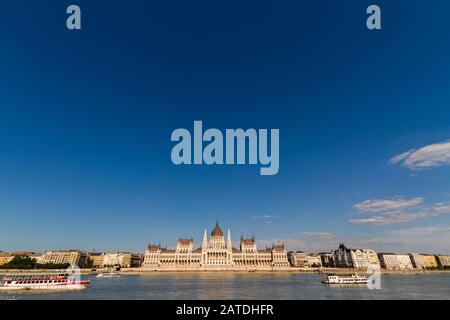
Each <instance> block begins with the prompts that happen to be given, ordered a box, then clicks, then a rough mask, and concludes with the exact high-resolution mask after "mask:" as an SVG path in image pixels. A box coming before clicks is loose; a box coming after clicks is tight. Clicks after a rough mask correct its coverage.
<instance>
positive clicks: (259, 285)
mask: <svg viewBox="0 0 450 320" xmlns="http://www.w3.org/2000/svg"><path fill="white" fill-rule="evenodd" d="M83 278H86V279H88V280H90V281H91V284H90V286H89V288H88V289H86V290H82V291H65V292H45V293H43V292H31V291H27V292H21V293H19V292H17V291H16V292H3V291H0V300H1V299H450V273H442V274H437V273H434V274H382V276H381V289H379V290H369V289H368V288H367V287H366V286H364V285H363V286H352V287H329V286H327V285H324V284H322V283H321V280H322V278H323V275H319V274H298V273H267V274H262V273H261V274H260V273H154V274H145V275H144V274H142V275H122V276H121V277H119V278H96V277H94V276H86V277H83Z"/></svg>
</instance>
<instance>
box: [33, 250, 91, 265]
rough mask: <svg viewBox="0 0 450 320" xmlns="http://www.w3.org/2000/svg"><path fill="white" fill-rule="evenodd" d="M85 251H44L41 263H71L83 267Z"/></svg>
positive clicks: (85, 256)
mask: <svg viewBox="0 0 450 320" xmlns="http://www.w3.org/2000/svg"><path fill="white" fill-rule="evenodd" d="M86 258H87V253H85V252H82V251H78V250H68V251H46V252H45V253H44V254H43V255H42V258H41V263H42V264H46V263H53V264H66V263H68V264H71V265H77V266H79V267H80V268H81V267H83V265H84V262H85V261H86Z"/></svg>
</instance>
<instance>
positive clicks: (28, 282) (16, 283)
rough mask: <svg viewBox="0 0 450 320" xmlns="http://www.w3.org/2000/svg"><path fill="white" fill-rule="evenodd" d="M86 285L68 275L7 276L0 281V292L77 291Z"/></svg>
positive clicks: (84, 282)
mask: <svg viewBox="0 0 450 320" xmlns="http://www.w3.org/2000/svg"><path fill="white" fill-rule="evenodd" d="M88 285H89V281H81V279H80V277H79V276H77V275H70V274H69V273H58V274H23V275H22V274H21V275H7V276H3V278H2V279H1V280H0V290H79V289H85V288H87V286H88Z"/></svg>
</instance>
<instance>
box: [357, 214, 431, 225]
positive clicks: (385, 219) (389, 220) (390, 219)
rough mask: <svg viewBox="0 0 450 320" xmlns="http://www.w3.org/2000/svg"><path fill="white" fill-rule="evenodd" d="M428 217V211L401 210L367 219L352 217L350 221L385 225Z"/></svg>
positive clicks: (361, 223)
mask: <svg viewBox="0 0 450 320" xmlns="http://www.w3.org/2000/svg"><path fill="white" fill-rule="evenodd" d="M426 217H428V213H427V212H426V211H422V212H417V213H405V212H401V211H400V212H395V213H392V212H391V213H388V214H385V215H378V216H373V217H370V218H367V219H350V220H349V221H350V222H351V223H353V224H360V225H375V226H383V225H388V224H397V223H405V222H411V221H415V220H420V219H425V218H426Z"/></svg>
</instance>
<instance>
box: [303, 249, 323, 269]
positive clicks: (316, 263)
mask: <svg viewBox="0 0 450 320" xmlns="http://www.w3.org/2000/svg"><path fill="white" fill-rule="evenodd" d="M306 261H307V262H306V265H307V266H308V267H310V268H320V267H322V259H321V257H320V255H319V254H318V253H311V254H309V255H308V256H307V257H306Z"/></svg>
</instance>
